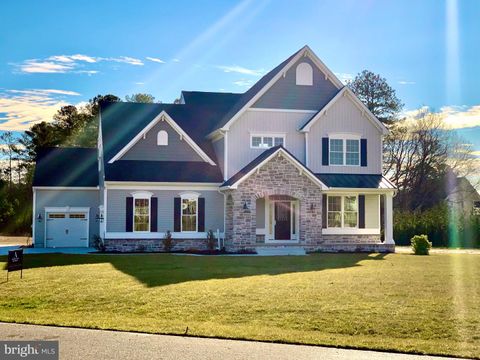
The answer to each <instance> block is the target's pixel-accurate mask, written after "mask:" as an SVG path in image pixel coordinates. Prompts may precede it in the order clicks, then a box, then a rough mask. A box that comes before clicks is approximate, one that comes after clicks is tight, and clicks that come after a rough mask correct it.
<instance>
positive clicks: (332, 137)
mask: <svg viewBox="0 0 480 360" xmlns="http://www.w3.org/2000/svg"><path fill="white" fill-rule="evenodd" d="M332 140H342V148H343V149H342V155H343V156H342V163H341V164H332V158H331V156H330V155H331V154H332ZM347 140H355V141H358V164H347ZM360 140H361V137H360V136H359V135H356V134H340V133H337V134H331V135H330V134H329V135H328V165H329V166H351V167H359V166H360V165H361V162H362V161H361V160H362V145H361V141H360ZM333 152H335V153H338V151H333Z"/></svg>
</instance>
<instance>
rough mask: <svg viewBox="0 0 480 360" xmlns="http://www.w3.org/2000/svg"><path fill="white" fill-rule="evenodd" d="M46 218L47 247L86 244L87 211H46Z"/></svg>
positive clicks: (85, 245)
mask: <svg viewBox="0 0 480 360" xmlns="http://www.w3.org/2000/svg"><path fill="white" fill-rule="evenodd" d="M46 218H47V221H46V235H47V237H46V244H45V245H46V246H47V247H87V246H88V225H89V224H88V213H86V212H71V213H68V212H65V213H48V214H47V216H46Z"/></svg>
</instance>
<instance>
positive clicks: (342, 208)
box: [327, 194, 360, 231]
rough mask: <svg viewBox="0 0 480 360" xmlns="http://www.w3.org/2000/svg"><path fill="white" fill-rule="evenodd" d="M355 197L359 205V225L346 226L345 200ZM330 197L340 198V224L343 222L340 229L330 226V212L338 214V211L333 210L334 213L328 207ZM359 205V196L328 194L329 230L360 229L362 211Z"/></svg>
mask: <svg viewBox="0 0 480 360" xmlns="http://www.w3.org/2000/svg"><path fill="white" fill-rule="evenodd" d="M353 196H354V197H355V199H356V204H357V211H356V213H357V225H356V226H353V227H352V226H345V198H346V197H353ZM329 197H340V222H341V226H340V227H338V226H329V225H328V213H329V212H338V210H333V211H330V210H329V206H328V198H329ZM358 205H359V202H358V194H327V229H341V230H342V231H343V230H345V229H360V228H359V222H360V209H359V207H358ZM349 212H353V211H349Z"/></svg>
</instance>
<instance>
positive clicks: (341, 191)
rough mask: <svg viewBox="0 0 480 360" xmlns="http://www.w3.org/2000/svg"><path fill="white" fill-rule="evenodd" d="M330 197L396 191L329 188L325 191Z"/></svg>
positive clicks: (392, 191)
mask: <svg viewBox="0 0 480 360" xmlns="http://www.w3.org/2000/svg"><path fill="white" fill-rule="evenodd" d="M325 192H326V193H327V194H328V195H336V194H338V195H343V194H389V193H395V192H396V189H389V188H388V189H385V188H378V189H372V188H329V189H327V190H326V191H325Z"/></svg>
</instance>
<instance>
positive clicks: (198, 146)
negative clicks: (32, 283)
mask: <svg viewBox="0 0 480 360" xmlns="http://www.w3.org/2000/svg"><path fill="white" fill-rule="evenodd" d="M99 121H100V125H99V137H98V148H97V149H78V148H68V149H66V148H54V149H45V150H44V151H42V152H41V153H40V154H39V157H38V159H37V167H36V172H35V178H34V187H33V191H34V204H33V209H34V210H33V211H34V218H33V234H34V235H33V237H34V244H35V246H37V247H43V246H45V247H62V246H69V247H70V246H72V247H77V246H89V245H91V244H92V238H93V236H94V235H99V236H100V237H101V238H102V239H103V241H104V243H105V245H106V247H107V249H108V250H119V251H136V250H147V251H154V250H155V251H157V250H162V241H161V239H162V238H163V237H164V234H165V233H166V232H167V231H171V233H172V235H173V239H174V244H175V248H176V249H190V248H204V247H205V243H206V242H205V238H206V232H207V231H208V230H213V231H214V233H215V234H216V235H217V236H218V237H219V238H220V239H221V241H222V246H225V248H226V249H227V250H230V251H238V250H245V249H249V250H250V249H255V248H259V247H275V246H292V247H294V246H295V247H301V248H303V249H305V250H310V251H312V250H324V251H394V247H395V245H394V241H393V231H392V197H393V195H394V192H395V188H394V186H393V185H392V184H391V183H390V182H389V181H388V180H386V179H385V178H384V177H383V176H382V137H383V136H384V135H385V134H387V129H386V128H385V126H384V125H383V124H382V123H381V122H380V121H379V120H378V119H377V118H376V117H375V116H374V115H373V114H372V113H371V112H370V111H369V110H368V109H367V108H366V107H365V106H364V105H363V104H362V103H361V102H360V101H359V99H358V98H357V97H356V96H355V95H354V94H353V93H352V92H351V91H350V90H349V89H348V88H347V87H345V86H344V85H343V84H342V83H341V82H340V81H339V80H338V78H337V77H336V76H335V74H334V73H333V72H332V71H330V70H329V69H328V68H327V67H326V66H325V65H324V64H323V62H322V61H321V60H320V59H319V58H318V57H317V56H316V55H315V54H314V53H313V51H312V50H311V49H310V48H309V47H308V46H305V47H303V48H302V49H300V50H299V51H297V52H296V53H294V54H293V55H292V56H290V57H289V58H288V59H286V60H285V61H283V62H282V63H281V64H280V65H278V66H277V67H276V68H274V69H273V70H272V71H270V72H269V73H267V74H266V75H265V76H263V77H262V78H261V79H260V80H259V81H258V82H257V83H256V84H255V85H253V86H252V87H251V88H250V89H249V90H248V91H246V92H245V93H243V94H233V93H215V92H198V91H183V92H182V94H181V101H180V103H178V104H139V103H105V104H102V106H101V111H100V120H99ZM382 212H383V214H382ZM381 215H383V216H381ZM382 233H383V237H382V236H381V234H382ZM382 238H383V239H384V240H383V241H382V240H381V239H382Z"/></svg>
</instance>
